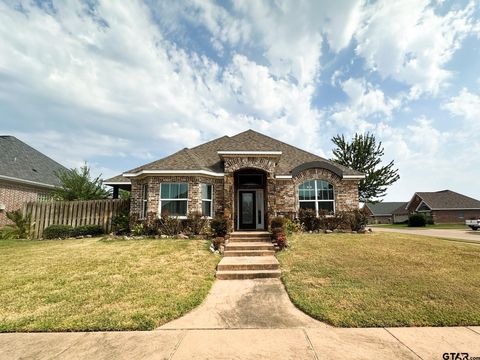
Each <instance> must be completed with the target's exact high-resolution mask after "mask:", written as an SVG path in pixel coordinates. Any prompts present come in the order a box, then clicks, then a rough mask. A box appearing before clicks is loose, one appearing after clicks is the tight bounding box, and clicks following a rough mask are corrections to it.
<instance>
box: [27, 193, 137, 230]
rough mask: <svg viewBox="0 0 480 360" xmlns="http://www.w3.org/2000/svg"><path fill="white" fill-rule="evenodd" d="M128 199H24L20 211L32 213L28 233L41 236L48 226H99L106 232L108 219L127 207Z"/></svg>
mask: <svg viewBox="0 0 480 360" xmlns="http://www.w3.org/2000/svg"><path fill="white" fill-rule="evenodd" d="M129 207H130V200H122V199H106V200H88V201H54V202H28V203H25V204H24V205H23V209H22V211H23V214H31V216H32V224H33V226H32V236H33V238H35V239H38V238H41V237H42V235H43V230H44V229H45V228H46V227H48V226H50V225H70V226H73V227H76V226H80V225H100V226H101V227H103V229H104V230H105V232H106V233H109V232H111V231H112V219H113V217H115V216H116V215H118V214H119V213H121V212H122V211H123V210H128V209H129Z"/></svg>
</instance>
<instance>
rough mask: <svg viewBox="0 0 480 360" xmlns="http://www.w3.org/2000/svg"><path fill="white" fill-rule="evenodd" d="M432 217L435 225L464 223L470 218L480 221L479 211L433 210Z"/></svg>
mask: <svg viewBox="0 0 480 360" xmlns="http://www.w3.org/2000/svg"><path fill="white" fill-rule="evenodd" d="M432 216H433V221H434V222H435V224H446V223H450V224H451V223H464V222H465V220H469V219H471V218H475V219H480V210H463V211H462V210H434V211H432Z"/></svg>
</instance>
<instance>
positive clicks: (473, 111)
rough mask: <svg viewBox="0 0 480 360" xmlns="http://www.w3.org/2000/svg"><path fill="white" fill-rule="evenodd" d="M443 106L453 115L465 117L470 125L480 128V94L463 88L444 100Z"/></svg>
mask: <svg viewBox="0 0 480 360" xmlns="http://www.w3.org/2000/svg"><path fill="white" fill-rule="evenodd" d="M443 108H444V109H447V110H448V111H449V112H450V113H451V114H452V115H454V116H460V117H463V118H465V120H467V122H468V124H469V125H470V126H475V127H476V128H477V129H480V95H476V94H473V93H471V92H469V91H468V90H467V89H465V88H464V89H462V90H461V91H460V93H459V94H458V95H457V96H454V97H452V98H451V99H450V101H448V102H446V103H445V104H444V105H443Z"/></svg>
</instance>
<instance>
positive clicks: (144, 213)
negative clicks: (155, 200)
mask: <svg viewBox="0 0 480 360" xmlns="http://www.w3.org/2000/svg"><path fill="white" fill-rule="evenodd" d="M147 212H148V185H147V184H143V185H142V210H141V212H140V218H141V219H145V218H146V217H147Z"/></svg>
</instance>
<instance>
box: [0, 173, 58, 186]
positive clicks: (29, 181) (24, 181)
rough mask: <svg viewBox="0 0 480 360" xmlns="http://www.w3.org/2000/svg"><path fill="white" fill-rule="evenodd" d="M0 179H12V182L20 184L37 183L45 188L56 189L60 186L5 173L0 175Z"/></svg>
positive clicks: (36, 184)
mask: <svg viewBox="0 0 480 360" xmlns="http://www.w3.org/2000/svg"><path fill="white" fill-rule="evenodd" d="M0 180H7V181H11V182H16V183H19V184H27V185H35V186H38V187H44V188H48V189H56V188H58V187H59V186H55V185H51V184H45V183H41V182H37V181H32V180H24V179H19V178H15V177H11V176H5V175H0Z"/></svg>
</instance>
